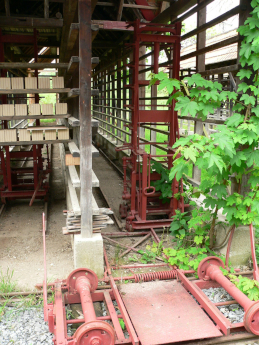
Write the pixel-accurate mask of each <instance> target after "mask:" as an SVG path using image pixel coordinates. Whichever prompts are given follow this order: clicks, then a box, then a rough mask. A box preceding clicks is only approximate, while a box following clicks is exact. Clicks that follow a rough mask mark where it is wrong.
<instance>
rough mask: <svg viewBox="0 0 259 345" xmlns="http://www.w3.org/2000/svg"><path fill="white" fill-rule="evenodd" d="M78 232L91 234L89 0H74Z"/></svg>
mask: <svg viewBox="0 0 259 345" xmlns="http://www.w3.org/2000/svg"><path fill="white" fill-rule="evenodd" d="M78 18H79V90H80V93H79V119H80V180H81V190H80V206H81V235H82V237H84V238H87V237H92V233H93V230H92V150H91V147H92V126H91V69H92V65H91V57H92V51H91V46H92V44H91V40H92V31H91V1H90V0H79V1H78Z"/></svg>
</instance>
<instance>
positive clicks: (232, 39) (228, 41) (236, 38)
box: [181, 36, 240, 61]
mask: <svg viewBox="0 0 259 345" xmlns="http://www.w3.org/2000/svg"><path fill="white" fill-rule="evenodd" d="M239 41H240V37H239V36H234V37H230V38H228V39H226V40H224V41H221V42H218V43H215V44H211V45H210V46H207V47H205V48H202V49H198V50H196V51H194V52H192V53H189V54H186V55H183V56H181V61H184V60H187V59H190V58H192V57H195V56H198V55H202V54H205V53H208V52H210V51H212V50H216V49H220V48H223V47H227V46H229V45H231V44H234V43H238V42H239Z"/></svg>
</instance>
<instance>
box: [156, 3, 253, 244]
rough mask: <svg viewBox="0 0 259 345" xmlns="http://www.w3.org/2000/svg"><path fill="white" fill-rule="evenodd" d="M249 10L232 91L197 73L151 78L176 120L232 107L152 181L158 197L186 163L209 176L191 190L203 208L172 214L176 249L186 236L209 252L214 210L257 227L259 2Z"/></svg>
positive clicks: (179, 146)
mask: <svg viewBox="0 0 259 345" xmlns="http://www.w3.org/2000/svg"><path fill="white" fill-rule="evenodd" d="M251 6H252V7H253V11H252V12H251V17H249V18H247V20H246V21H245V25H243V26H241V27H239V29H238V32H239V34H240V35H241V37H242V43H241V49H240V64H241V66H242V68H241V70H240V71H239V72H238V73H237V76H238V77H239V80H240V82H239V84H238V88H237V92H234V91H232V92H231V91H225V90H223V86H222V84H221V83H219V82H213V81H211V80H206V79H204V78H203V77H202V76H201V75H200V74H194V75H192V76H191V77H186V78H184V79H183V80H182V81H179V80H176V79H170V78H168V75H167V74H166V73H164V72H159V73H158V74H155V75H152V79H151V83H150V85H154V84H155V83H156V82H159V85H158V89H159V90H162V89H167V91H168V93H169V95H171V96H170V97H169V99H168V104H170V103H171V102H172V101H173V100H174V99H175V100H176V101H177V103H176V105H175V110H177V111H178V114H179V115H180V116H192V117H197V118H198V119H200V121H204V120H206V119H207V117H208V115H209V114H211V113H214V110H215V109H217V108H219V107H220V106H221V105H222V104H223V106H224V105H226V102H232V104H233V108H232V109H233V112H234V113H233V115H232V116H231V117H229V118H228V119H227V120H226V121H225V123H224V124H222V125H218V126H217V132H216V133H213V134H211V135H210V136H208V135H205V136H201V135H199V134H193V135H189V136H187V137H182V138H180V139H179V140H177V141H176V143H175V144H174V146H173V148H174V149H175V156H174V159H175V160H174V166H173V168H172V169H171V170H170V171H169V172H168V173H167V172H166V173H165V174H164V175H163V176H162V178H163V179H164V180H167V183H163V185H162V184H161V185H160V187H159V182H158V183H157V187H158V188H160V190H161V192H162V196H163V197H164V196H168V197H170V191H169V189H170V183H169V182H172V180H173V179H174V178H176V180H177V181H180V180H181V179H182V178H185V177H186V176H187V174H188V167H189V165H190V164H193V165H194V166H196V167H197V168H199V169H205V170H206V171H207V174H208V176H210V178H205V179H203V180H202V181H201V184H200V186H199V187H198V188H195V189H192V190H191V197H195V198H197V197H199V196H200V195H201V194H202V195H204V197H205V199H204V200H203V203H204V208H203V207H201V208H199V209H197V208H195V209H194V210H193V211H192V212H191V216H190V217H189V218H188V219H187V215H183V216H180V214H179V213H176V215H175V216H174V222H172V225H171V231H172V233H173V235H174V236H175V237H176V238H177V239H178V244H181V245H182V244H183V241H184V240H186V241H188V238H190V237H191V238H190V241H192V243H194V244H195V245H197V246H198V247H203V248H207V249H209V250H211V249H212V248H213V247H214V245H215V225H216V224H217V222H218V213H219V210H222V213H223V214H224V215H225V216H226V220H227V223H228V225H229V226H230V227H232V226H234V225H235V226H239V225H248V224H250V223H252V222H253V223H254V224H255V225H259V150H258V142H259V105H258V104H257V97H258V95H259V80H258V70H259V36H258V30H259V0H252V1H251ZM205 134H206V133H205ZM179 153H180V155H179ZM178 197H180V195H179V196H178ZM181 217H185V218H183V219H181ZM179 241H181V243H179Z"/></svg>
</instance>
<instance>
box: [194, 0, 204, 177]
mask: <svg viewBox="0 0 259 345" xmlns="http://www.w3.org/2000/svg"><path fill="white" fill-rule="evenodd" d="M203 1H204V0H199V1H198V5H199V4H201V3H202V2H203ZM205 23H206V7H204V8H203V9H201V10H200V11H198V12H197V28H198V27H199V26H201V25H203V24H205ZM205 46H206V30H205V31H203V32H200V33H199V34H198V35H197V50H198V49H201V48H204V47H205ZM196 70H197V72H198V73H200V72H203V71H205V54H202V55H199V56H197V57H196ZM194 133H197V134H200V135H202V134H203V123H202V122H201V121H195V122H194ZM193 179H194V180H195V181H198V182H200V180H201V170H200V169H198V168H197V167H193Z"/></svg>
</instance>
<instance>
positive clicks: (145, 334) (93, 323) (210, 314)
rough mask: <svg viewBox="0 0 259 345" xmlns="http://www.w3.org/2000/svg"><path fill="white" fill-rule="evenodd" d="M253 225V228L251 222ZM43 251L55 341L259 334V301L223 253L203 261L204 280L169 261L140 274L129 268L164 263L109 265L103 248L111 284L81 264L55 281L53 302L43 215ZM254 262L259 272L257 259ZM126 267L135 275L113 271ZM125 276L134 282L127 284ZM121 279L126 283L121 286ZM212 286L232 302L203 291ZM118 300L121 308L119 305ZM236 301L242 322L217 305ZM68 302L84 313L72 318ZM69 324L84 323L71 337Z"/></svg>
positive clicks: (93, 343) (101, 343)
mask: <svg viewBox="0 0 259 345" xmlns="http://www.w3.org/2000/svg"><path fill="white" fill-rule="evenodd" d="M250 230H251V231H253V228H252V226H251V227H250ZM251 231H250V235H251ZM43 253H44V282H43V300H44V320H45V321H47V322H48V324H49V330H50V332H51V333H53V334H54V338H53V343H54V345H111V344H117V345H123V344H134V345H139V344H143V345H144V344H145V345H151V344H157V345H158V344H172V343H176V344H177V343H181V344H182V343H183V342H186V341H193V340H198V339H208V338H215V337H221V336H223V335H225V339H224V343H227V339H229V341H230V342H231V343H233V342H234V341H235V340H237V341H238V340H240V338H239V337H240V335H241V339H242V336H244V332H245V331H247V332H249V333H252V334H254V335H257V336H258V335H259V301H256V302H253V301H251V300H249V299H248V298H247V297H246V295H244V294H243V293H242V292H241V291H240V290H239V289H238V288H237V287H236V286H235V285H234V284H233V283H231V282H230V281H229V280H228V279H227V278H226V277H225V276H224V274H223V272H222V271H221V270H220V267H222V268H225V265H224V263H223V262H222V260H221V259H219V258H218V257H207V258H205V259H204V260H202V261H201V263H200V264H199V267H198V277H199V279H198V280H195V281H193V280H192V281H191V280H189V279H188V277H186V274H190V273H192V272H193V271H184V270H180V269H178V268H176V267H172V266H170V265H169V264H166V263H165V264H163V265H164V266H168V267H169V270H165V271H157V272H148V273H141V274H135V273H134V272H133V271H132V270H131V269H130V268H134V267H135V268H137V269H139V268H146V266H148V267H153V268H155V267H157V268H159V269H160V270H161V266H162V264H158V265H156V264H152V265H137V266H134V265H128V266H127V265H126V266H125V265H124V266H122V267H119V266H118V267H110V265H109V261H108V257H107V253H106V251H105V248H104V259H105V264H106V269H105V275H104V278H103V279H100V282H102V284H103V283H108V284H109V286H110V288H109V287H107V286H103V285H101V286H99V287H98V278H97V276H96V274H95V273H94V272H93V271H91V270H89V269H87V268H79V269H76V270H74V271H73V272H71V274H70V275H69V276H68V278H67V279H65V280H57V281H56V282H54V283H53V284H51V285H52V289H53V291H54V293H55V296H54V302H51V303H48V302H47V269H46V267H47V266H46V240H45V215H44V214H43ZM254 265H255V266H254V272H253V273H254V277H256V275H257V272H258V268H257V262H256V259H255V261H254ZM122 268H123V271H124V272H125V270H127V269H129V270H130V271H131V275H130V276H127V277H117V278H114V277H113V276H112V270H116V269H122ZM124 280H127V281H129V280H131V281H133V282H132V283H131V284H122V282H123V281H124ZM116 281H120V283H121V284H120V286H119V288H118V286H117V285H116V283H115V282H116ZM97 287H98V289H97ZM211 287H212V288H216V287H223V288H224V289H225V290H226V291H227V292H228V293H229V294H230V295H231V296H232V297H233V301H226V302H220V303H213V302H212V301H210V300H209V298H208V297H207V296H206V295H205V294H204V292H203V291H202V289H208V288H211ZM107 288H108V289H107ZM192 296H193V297H194V298H195V299H194V298H192ZM115 301H116V303H117V306H118V309H119V310H118V312H116V310H115V306H114V302H115ZM95 302H104V304H105V306H106V310H107V315H106V316H99V317H97V316H96V313H95V309H94V303H95ZM116 303H115V305H116ZM237 303H238V304H240V305H241V306H242V307H243V308H244V310H245V316H244V319H243V321H242V322H239V323H231V322H230V321H229V319H227V318H226V317H225V316H224V315H223V314H222V313H221V311H220V310H219V309H218V308H217V307H218V306H223V305H229V304H237ZM68 304H69V305H71V304H81V306H82V311H83V318H80V319H67V313H66V306H67V305H68ZM119 319H122V320H123V321H124V324H125V328H126V330H127V332H128V334H129V337H125V333H124V332H123V330H122V327H121V323H120V321H119ZM69 324H70V325H71V324H81V325H80V326H79V327H78V328H77V330H76V331H75V333H74V334H73V335H72V336H69V335H68V329H67V326H68V325H69ZM247 335H248V334H247ZM243 340H244V339H243ZM192 343H193V342H192ZM219 343H220V341H219Z"/></svg>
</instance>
